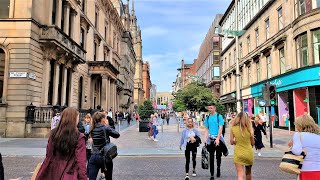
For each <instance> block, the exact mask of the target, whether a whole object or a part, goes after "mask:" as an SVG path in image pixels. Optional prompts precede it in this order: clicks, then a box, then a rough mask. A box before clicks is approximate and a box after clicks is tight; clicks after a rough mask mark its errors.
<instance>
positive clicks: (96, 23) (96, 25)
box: [94, 9, 99, 29]
mask: <svg viewBox="0 0 320 180" xmlns="http://www.w3.org/2000/svg"><path fill="white" fill-rule="evenodd" d="M98 19H99V16H98V9H96V13H95V16H94V26H95V27H96V29H98Z"/></svg>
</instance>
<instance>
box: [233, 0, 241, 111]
mask: <svg viewBox="0 0 320 180" xmlns="http://www.w3.org/2000/svg"><path fill="white" fill-rule="evenodd" d="M234 5H235V13H236V31H237V32H238V31H239V17H238V0H235V4H234ZM236 98H237V112H238V113H240V112H241V107H240V67H239V36H238V34H237V35H236Z"/></svg>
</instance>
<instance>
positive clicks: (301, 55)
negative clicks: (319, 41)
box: [297, 33, 308, 67]
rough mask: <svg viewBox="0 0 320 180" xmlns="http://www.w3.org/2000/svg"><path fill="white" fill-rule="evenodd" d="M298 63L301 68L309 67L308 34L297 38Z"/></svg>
mask: <svg viewBox="0 0 320 180" xmlns="http://www.w3.org/2000/svg"><path fill="white" fill-rule="evenodd" d="M297 61H298V63H300V67H304V66H307V65H308V38H307V33H305V34H302V35H300V36H299V37H298V38H297Z"/></svg>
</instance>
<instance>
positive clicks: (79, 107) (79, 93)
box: [78, 76, 83, 109]
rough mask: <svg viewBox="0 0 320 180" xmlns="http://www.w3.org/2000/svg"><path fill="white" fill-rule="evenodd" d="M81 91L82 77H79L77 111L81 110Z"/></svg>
mask: <svg viewBox="0 0 320 180" xmlns="http://www.w3.org/2000/svg"><path fill="white" fill-rule="evenodd" d="M82 89H83V77H82V76H81V77H80V80H79V87H78V101H79V102H78V109H81V108H82Z"/></svg>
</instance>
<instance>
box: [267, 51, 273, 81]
mask: <svg viewBox="0 0 320 180" xmlns="http://www.w3.org/2000/svg"><path fill="white" fill-rule="evenodd" d="M271 76H272V73H271V56H270V55H268V56H267V78H268V79H270V78H271Z"/></svg>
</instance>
